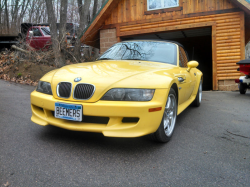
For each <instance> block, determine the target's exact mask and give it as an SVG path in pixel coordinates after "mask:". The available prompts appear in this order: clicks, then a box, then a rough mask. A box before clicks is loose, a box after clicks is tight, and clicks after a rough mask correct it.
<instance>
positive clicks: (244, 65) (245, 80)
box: [235, 58, 250, 94]
mask: <svg viewBox="0 0 250 187" xmlns="http://www.w3.org/2000/svg"><path fill="white" fill-rule="evenodd" d="M236 64H238V65H240V68H238V71H240V72H242V73H244V74H245V76H241V77H240V78H239V79H235V82H236V83H238V84H239V90H240V93H241V94H245V93H246V91H247V89H250V58H249V59H246V60H241V61H239V62H237V63H236Z"/></svg>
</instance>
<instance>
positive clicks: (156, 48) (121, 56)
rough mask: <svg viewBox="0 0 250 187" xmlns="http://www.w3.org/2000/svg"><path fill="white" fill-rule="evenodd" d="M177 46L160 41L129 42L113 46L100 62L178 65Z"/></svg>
mask: <svg viewBox="0 0 250 187" xmlns="http://www.w3.org/2000/svg"><path fill="white" fill-rule="evenodd" d="M176 49H177V46H176V45H175V44H173V43H169V42H160V41H133V42H132V41H129V42H121V43H117V44H115V45H113V46H112V47H111V48H110V49H108V50H107V51H106V52H105V53H104V54H103V55H102V56H101V57H100V58H99V59H98V60H143V61H154V62H162V63H168V64H173V65H177V59H176V56H177V55H176V51H177V50H176Z"/></svg>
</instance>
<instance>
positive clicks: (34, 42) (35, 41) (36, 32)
mask: <svg viewBox="0 0 250 187" xmlns="http://www.w3.org/2000/svg"><path fill="white" fill-rule="evenodd" d="M30 31H33V36H32V37H28V40H27V43H29V45H30V47H33V48H35V49H40V48H41V47H42V46H41V43H40V39H41V36H43V35H42V33H41V31H40V29H39V28H38V27H35V28H34V27H33V28H31V29H30ZM28 34H29V33H28Z"/></svg>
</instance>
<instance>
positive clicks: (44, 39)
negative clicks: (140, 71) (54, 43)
mask: <svg viewBox="0 0 250 187" xmlns="http://www.w3.org/2000/svg"><path fill="white" fill-rule="evenodd" d="M26 43H27V44H28V45H29V46H30V47H32V48H34V49H36V50H39V49H42V50H43V49H48V47H49V46H50V45H51V36H50V29H49V27H46V26H32V27H30V28H29V30H28V32H27V35H26Z"/></svg>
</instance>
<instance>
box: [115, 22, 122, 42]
mask: <svg viewBox="0 0 250 187" xmlns="http://www.w3.org/2000/svg"><path fill="white" fill-rule="evenodd" d="M116 39H117V42H121V37H120V25H119V24H117V25H116Z"/></svg>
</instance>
